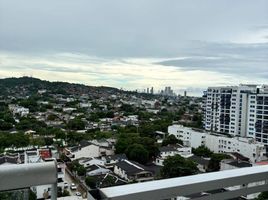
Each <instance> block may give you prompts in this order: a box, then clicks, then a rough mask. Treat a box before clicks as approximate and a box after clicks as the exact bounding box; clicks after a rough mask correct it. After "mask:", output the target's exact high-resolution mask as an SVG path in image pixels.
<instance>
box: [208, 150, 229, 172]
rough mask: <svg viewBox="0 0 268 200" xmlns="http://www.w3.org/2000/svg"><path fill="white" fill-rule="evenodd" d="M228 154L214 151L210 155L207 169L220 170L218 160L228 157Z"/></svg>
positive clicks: (211, 170)
mask: <svg viewBox="0 0 268 200" xmlns="http://www.w3.org/2000/svg"><path fill="white" fill-rule="evenodd" d="M228 158H230V156H228V155H226V154H221V153H214V154H212V156H211V159H210V161H209V164H208V171H210V172H214V171H219V170H220V162H221V161H222V160H223V159H228Z"/></svg>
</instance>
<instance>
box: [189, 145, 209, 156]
mask: <svg viewBox="0 0 268 200" xmlns="http://www.w3.org/2000/svg"><path fill="white" fill-rule="evenodd" d="M193 153H194V154H195V155H197V156H202V157H207V158H209V157H211V156H212V155H213V152H212V151H210V149H209V148H207V147H206V146H204V145H202V146H199V147H198V148H196V149H194V148H193Z"/></svg>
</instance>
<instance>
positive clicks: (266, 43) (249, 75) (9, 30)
mask: <svg viewBox="0 0 268 200" xmlns="http://www.w3.org/2000/svg"><path fill="white" fill-rule="evenodd" d="M23 75H28V76H29V75H30V76H34V77H38V78H42V79H46V80H60V81H68V82H79V83H84V84H88V85H107V86H114V87H118V88H125V89H142V88H146V87H151V86H154V87H155V88H156V90H158V89H161V88H163V87H164V86H171V87H173V88H174V89H175V91H177V92H180V93H181V92H182V91H183V90H185V89H186V90H188V91H189V92H190V94H193V95H201V91H202V90H203V89H204V88H206V87H208V86H213V85H233V84H239V83H260V84H262V83H267V84H268V1H267V0H255V1H253V0H235V1H234V0H128V1H127V0H114V1H107V0H75V1H74V0H56V1H55V0H46V1H38V0H27V1H21V0H0V78H4V77H10V76H15V77H18V76H23Z"/></svg>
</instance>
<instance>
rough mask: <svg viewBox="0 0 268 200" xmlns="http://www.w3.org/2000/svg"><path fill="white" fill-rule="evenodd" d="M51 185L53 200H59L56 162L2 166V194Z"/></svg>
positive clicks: (0, 184) (0, 172)
mask: <svg viewBox="0 0 268 200" xmlns="http://www.w3.org/2000/svg"><path fill="white" fill-rule="evenodd" d="M48 184H51V185H52V187H51V200H56V199H57V163H56V161H50V162H43V163H30V164H18V165H4V166H0V192H5V191H11V190H17V189H24V188H29V187H32V186H38V185H48Z"/></svg>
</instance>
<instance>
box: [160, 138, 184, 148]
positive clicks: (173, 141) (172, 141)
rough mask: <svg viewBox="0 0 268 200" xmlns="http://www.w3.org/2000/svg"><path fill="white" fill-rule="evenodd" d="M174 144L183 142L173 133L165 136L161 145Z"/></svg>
mask: <svg viewBox="0 0 268 200" xmlns="http://www.w3.org/2000/svg"><path fill="white" fill-rule="evenodd" d="M175 144H183V142H182V141H181V140H179V139H177V138H176V137H175V136H174V135H169V136H167V137H166V138H165V139H164V140H163V142H162V146H167V145H175Z"/></svg>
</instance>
